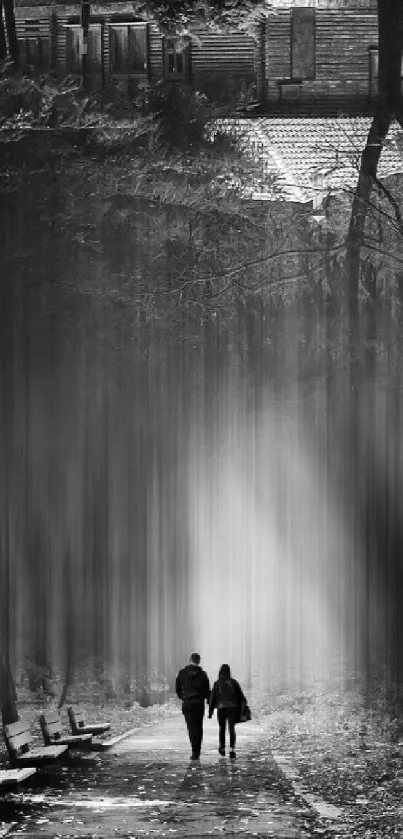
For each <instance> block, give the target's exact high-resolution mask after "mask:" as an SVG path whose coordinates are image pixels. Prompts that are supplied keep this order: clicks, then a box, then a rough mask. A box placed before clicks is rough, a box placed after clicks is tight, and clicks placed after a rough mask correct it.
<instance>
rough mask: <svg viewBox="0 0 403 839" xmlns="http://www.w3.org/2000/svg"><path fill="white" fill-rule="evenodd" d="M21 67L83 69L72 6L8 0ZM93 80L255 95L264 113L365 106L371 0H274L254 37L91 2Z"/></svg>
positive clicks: (370, 90)
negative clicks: (188, 28) (178, 34)
mask: <svg viewBox="0 0 403 839" xmlns="http://www.w3.org/2000/svg"><path fill="white" fill-rule="evenodd" d="M16 19H17V34H18V38H19V43H20V51H21V63H22V66H23V67H24V66H26V67H34V68H36V69H38V70H42V71H48V70H52V71H54V72H57V73H59V74H61V75H63V74H64V75H66V74H73V75H74V74H77V75H79V74H80V72H81V53H82V43H83V39H82V29H81V25H80V4H79V3H62V2H54V0H40V1H39V2H38V0H16ZM87 64H88V72H89V79H90V82H91V84H93V85H94V86H99V87H108V86H110V85H118V86H120V87H124V88H126V89H127V91H128V92H130V91H131V90H132V89H133V88H134V87H136V84H137V82H138V81H139V80H141V79H144V80H147V81H149V82H151V83H155V82H158V81H160V80H162V79H165V80H167V81H171V82H176V81H180V82H183V83H186V84H189V85H192V86H193V87H194V88H196V89H200V90H203V89H204V90H206V89H207V90H209V89H210V90H212V91H214V93H215V95H217V96H218V97H220V96H221V97H222V98H223V99H225V96H226V95H227V93H228V92H230V91H231V90H234V89H237V90H238V92H239V96H240V100H241V101H242V98H244V99H245V97H247V96H248V97H249V98H250V97H251V96H252V98H255V99H256V100H258V101H259V102H260V103H261V104H262V105H263V106H264V107H265V109H267V111H268V112H270V110H274V111H279V110H280V111H281V110H284V109H286V110H289V109H297V110H298V109H301V108H302V109H305V108H307V109H309V108H312V107H319V108H320V107H325V108H326V107H330V108H335V109H339V108H343V107H345V108H346V109H348V107H349V106H351V105H354V106H355V107H356V106H357V104H358V105H362V106H363V107H365V106H368V104H370V102H371V100H373V98H374V96H375V95H376V92H377V11H376V0H305V2H302V0H294V2H293V1H292V0H273V2H272V10H271V12H270V14H269V15H268V16H267V17H266V18H265V20H262V21H260V22H257V23H256V26H255V30H254V33H253V37H252V36H251V35H249V36H247V35H245V34H242V33H240V32H237V31H234V32H231V33H225V34H224V33H218V32H213V31H210V30H208V29H204V30H203V29H201V28H198V29H195V30H192V35H191V37H190V38H187V39H184V38H175V37H167V36H164V35H162V34H161V32H160V31H159V29H158V26H157V25H156V24H154V23H150V22H144V21H141V20H138V19H136V18H135V17H134V14H133V7H132V5H131V3H130V2H124V0H121V1H120V0H117V2H108V3H107V2H93V3H92V9H91V26H90V33H89V44H88V59H87Z"/></svg>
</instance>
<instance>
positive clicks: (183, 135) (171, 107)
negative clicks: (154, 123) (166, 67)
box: [147, 83, 218, 149]
mask: <svg viewBox="0 0 403 839" xmlns="http://www.w3.org/2000/svg"><path fill="white" fill-rule="evenodd" d="M147 98H148V109H149V110H150V111H151V112H152V113H153V114H154V115H155V116H156V117H157V118H158V121H159V126H160V141H161V143H162V144H163V145H166V146H168V147H171V148H182V149H183V148H189V147H197V146H203V145H205V143H206V129H207V127H208V126H209V124H210V123H211V121H212V120H214V119H215V118H216V117H217V116H218V113H217V108H216V106H215V105H214V104H213V103H212V102H211V101H210V99H209V98H208V96H207V95H206V94H204V93H201V92H200V91H195V90H192V89H190V88H189V87H188V86H186V85H181V84H178V83H175V84H167V83H160V84H158V85H156V86H155V87H153V88H150V89H149V91H148V97H147Z"/></svg>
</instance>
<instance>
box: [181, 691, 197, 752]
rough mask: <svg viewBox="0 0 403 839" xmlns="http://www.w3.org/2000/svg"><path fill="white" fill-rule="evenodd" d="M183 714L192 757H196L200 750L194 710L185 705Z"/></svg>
mask: <svg viewBox="0 0 403 839" xmlns="http://www.w3.org/2000/svg"><path fill="white" fill-rule="evenodd" d="M182 712H183V716H184V717H185V720H186V725H187V729H188V734H189V740H190V745H191V748H192V755H195V754H197V749H198V730H197V723H196V724H195V717H194V709H193V708H192V707H191V706H190V705H189V704H188V703H187V704H186V705H185V704H184V705H183V707H182Z"/></svg>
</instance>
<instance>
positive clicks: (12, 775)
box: [0, 766, 36, 787]
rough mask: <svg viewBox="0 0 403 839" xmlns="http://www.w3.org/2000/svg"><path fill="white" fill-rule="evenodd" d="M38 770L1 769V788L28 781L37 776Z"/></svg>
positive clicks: (28, 768)
mask: <svg viewBox="0 0 403 839" xmlns="http://www.w3.org/2000/svg"><path fill="white" fill-rule="evenodd" d="M35 772H36V769H35V767H34V766H32V767H28V766H27V767H25V768H24V769H0V787H1V786H3V787H8V786H15V784H21V783H22V781H26V779H27V778H31V777H32V775H35Z"/></svg>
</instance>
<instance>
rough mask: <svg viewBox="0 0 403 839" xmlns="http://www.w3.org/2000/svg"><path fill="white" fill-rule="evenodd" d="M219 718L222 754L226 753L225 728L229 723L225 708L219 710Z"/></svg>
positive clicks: (219, 738) (219, 737)
mask: <svg viewBox="0 0 403 839" xmlns="http://www.w3.org/2000/svg"><path fill="white" fill-rule="evenodd" d="M217 718H218V725H219V731H218V740H219V750H220V752H223V753H224V751H225V726H226V721H227V713H226V710H225V708H219V709H218V711H217Z"/></svg>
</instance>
